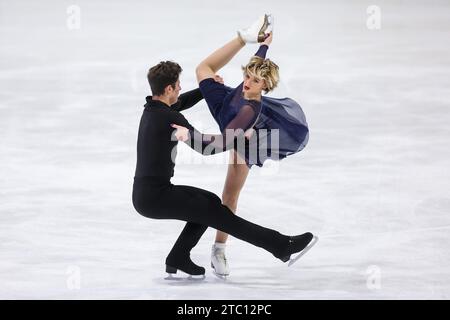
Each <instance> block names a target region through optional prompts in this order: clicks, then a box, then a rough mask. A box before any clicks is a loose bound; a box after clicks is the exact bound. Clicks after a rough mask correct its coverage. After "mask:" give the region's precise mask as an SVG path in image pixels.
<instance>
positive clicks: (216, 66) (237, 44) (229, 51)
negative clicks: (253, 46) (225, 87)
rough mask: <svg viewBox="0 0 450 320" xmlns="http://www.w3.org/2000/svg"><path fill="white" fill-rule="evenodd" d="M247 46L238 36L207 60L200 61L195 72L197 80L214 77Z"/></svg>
mask: <svg viewBox="0 0 450 320" xmlns="http://www.w3.org/2000/svg"><path fill="white" fill-rule="evenodd" d="M244 46H245V42H244V41H243V40H242V39H241V38H240V37H239V36H238V37H236V38H234V39H233V40H231V41H230V42H228V43H227V44H225V45H224V46H223V47H221V48H219V49H217V50H216V51H214V52H213V53H212V54H210V55H209V56H208V57H207V58H206V59H205V60H203V61H202V62H200V64H199V65H198V66H197V68H196V70H195V72H196V74H197V82H198V83H200V82H201V81H202V80H204V79H208V78H214V75H215V74H216V72H217V71H219V70H220V69H221V68H222V67H223V66H225V65H226V64H227V63H228V62H230V60H231V59H232V58H233V57H234V56H235V55H236V53H238V52H239V50H241V49H242V48H243V47H244Z"/></svg>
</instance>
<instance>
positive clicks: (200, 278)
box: [164, 273, 206, 281]
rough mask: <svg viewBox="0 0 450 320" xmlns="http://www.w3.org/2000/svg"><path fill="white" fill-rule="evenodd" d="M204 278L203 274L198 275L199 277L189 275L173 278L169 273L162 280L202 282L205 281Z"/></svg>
mask: <svg viewBox="0 0 450 320" xmlns="http://www.w3.org/2000/svg"><path fill="white" fill-rule="evenodd" d="M205 278H206V276H205V275H204V274H202V275H199V276H193V275H189V276H187V277H182V276H180V277H175V276H173V274H171V273H169V274H168V275H167V277H165V278H164V280H168V281H202V280H205Z"/></svg>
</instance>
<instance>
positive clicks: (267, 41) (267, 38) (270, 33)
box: [261, 32, 273, 46]
mask: <svg viewBox="0 0 450 320" xmlns="http://www.w3.org/2000/svg"><path fill="white" fill-rule="evenodd" d="M272 38H273V32H269V33H267V34H266V40H264V42H262V43H261V45H263V44H265V45H266V46H269V45H270V44H271V43H272Z"/></svg>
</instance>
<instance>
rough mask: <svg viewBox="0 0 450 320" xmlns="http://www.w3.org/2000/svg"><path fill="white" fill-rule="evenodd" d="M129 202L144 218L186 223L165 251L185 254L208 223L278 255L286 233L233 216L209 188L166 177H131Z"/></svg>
mask: <svg viewBox="0 0 450 320" xmlns="http://www.w3.org/2000/svg"><path fill="white" fill-rule="evenodd" d="M133 205H134V207H135V209H136V211H137V212H139V213H140V214H141V215H143V216H145V217H147V218H153V219H176V220H182V221H186V222H187V223H186V225H185V227H184V229H183V231H182V232H181V234H180V236H179V237H178V239H177V241H176V242H175V244H174V246H173V248H172V250H171V253H169V255H171V254H173V255H186V254H187V255H189V253H190V251H191V249H192V248H193V247H194V246H195V245H196V244H197V243H198V241H199V240H200V238H201V236H202V235H203V233H205V231H206V229H207V228H208V227H212V228H214V229H217V230H221V231H223V232H226V233H228V234H230V235H232V236H233V237H236V238H238V239H241V240H243V241H246V242H248V243H251V244H253V245H255V246H258V247H261V248H263V249H265V250H267V251H269V252H270V253H272V254H273V255H274V256H275V257H277V258H279V256H280V252H282V251H283V250H284V249H285V248H286V246H287V244H288V242H289V237H288V236H286V235H282V234H281V233H279V232H278V231H275V230H271V229H268V228H264V227H261V226H259V225H257V224H254V223H252V222H249V221H247V220H245V219H242V218H240V217H238V216H236V215H235V214H234V213H233V212H232V211H231V210H230V209H229V208H228V207H226V206H224V205H223V204H222V202H221V200H220V198H219V197H218V196H217V195H215V194H214V193H212V192H209V191H206V190H203V189H199V188H195V187H191V186H182V185H173V184H171V183H170V180H168V179H167V178H160V177H157V178H156V177H151V178H149V177H145V178H135V179H134V184H133Z"/></svg>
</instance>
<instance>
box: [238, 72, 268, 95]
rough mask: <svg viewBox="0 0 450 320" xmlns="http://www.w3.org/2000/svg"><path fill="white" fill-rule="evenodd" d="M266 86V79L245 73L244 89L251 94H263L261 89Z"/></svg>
mask: <svg viewBox="0 0 450 320" xmlns="http://www.w3.org/2000/svg"><path fill="white" fill-rule="evenodd" d="M265 88H266V82H265V80H264V79H261V78H257V77H254V76H251V75H249V74H247V73H244V86H243V88H242V91H243V92H244V93H246V94H247V95H250V96H255V95H261V91H263V90H264V89H265Z"/></svg>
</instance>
